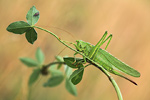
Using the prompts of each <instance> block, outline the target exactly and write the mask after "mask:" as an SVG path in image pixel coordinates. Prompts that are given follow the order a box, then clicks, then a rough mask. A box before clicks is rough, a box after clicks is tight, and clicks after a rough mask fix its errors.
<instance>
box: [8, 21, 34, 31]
mask: <svg viewBox="0 0 150 100" xmlns="http://www.w3.org/2000/svg"><path fill="white" fill-rule="evenodd" d="M30 27H31V26H30V25H29V24H28V23H26V22H24V21H17V22H13V23H11V24H10V25H9V26H8V27H7V31H9V32H12V33H15V34H23V33H25V32H26V31H27V30H28V29H29V28H30Z"/></svg>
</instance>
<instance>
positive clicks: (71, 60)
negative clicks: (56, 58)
mask: <svg viewBox="0 0 150 100" xmlns="http://www.w3.org/2000/svg"><path fill="white" fill-rule="evenodd" d="M82 60H83V59H81V58H76V62H75V63H74V61H75V59H74V58H73V57H64V62H65V63H66V64H67V65H68V66H69V67H71V68H81V67H84V66H83V64H82V63H81V62H80V61H82ZM79 62H80V63H79Z"/></svg>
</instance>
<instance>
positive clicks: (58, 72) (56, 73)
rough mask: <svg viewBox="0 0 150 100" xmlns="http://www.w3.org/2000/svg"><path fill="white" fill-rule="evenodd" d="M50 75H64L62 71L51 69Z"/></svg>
mask: <svg viewBox="0 0 150 100" xmlns="http://www.w3.org/2000/svg"><path fill="white" fill-rule="evenodd" d="M50 73H51V75H52V76H57V75H62V74H63V73H62V72H61V71H60V70H57V69H54V68H50Z"/></svg>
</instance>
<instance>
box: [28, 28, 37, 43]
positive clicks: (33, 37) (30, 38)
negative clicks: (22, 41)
mask: <svg viewBox="0 0 150 100" xmlns="http://www.w3.org/2000/svg"><path fill="white" fill-rule="evenodd" d="M26 39H27V40H28V42H29V43H31V44H33V43H34V42H35V41H36V39H37V33H36V31H35V29H34V28H30V29H29V30H27V32H26Z"/></svg>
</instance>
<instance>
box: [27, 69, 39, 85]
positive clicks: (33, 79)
mask: <svg viewBox="0 0 150 100" xmlns="http://www.w3.org/2000/svg"><path fill="white" fill-rule="evenodd" d="M39 75H40V69H35V70H33V73H32V74H31V76H30V78H29V81H28V85H29V86H32V84H33V83H35V82H36V81H37V79H38V78H39Z"/></svg>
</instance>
